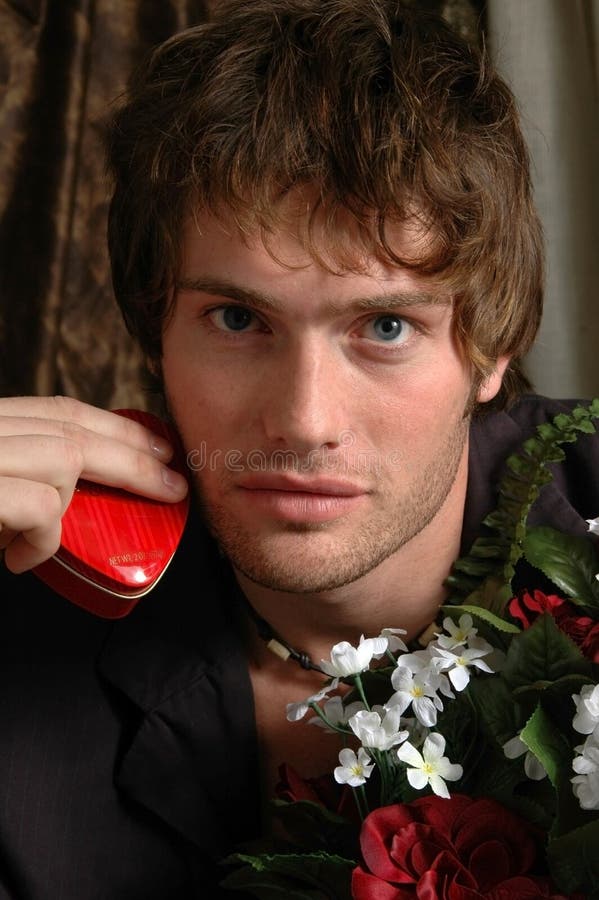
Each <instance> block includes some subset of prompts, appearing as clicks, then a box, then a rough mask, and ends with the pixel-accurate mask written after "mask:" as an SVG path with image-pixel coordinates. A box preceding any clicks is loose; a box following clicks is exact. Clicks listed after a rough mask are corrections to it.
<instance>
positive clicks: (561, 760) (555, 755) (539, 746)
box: [520, 706, 572, 787]
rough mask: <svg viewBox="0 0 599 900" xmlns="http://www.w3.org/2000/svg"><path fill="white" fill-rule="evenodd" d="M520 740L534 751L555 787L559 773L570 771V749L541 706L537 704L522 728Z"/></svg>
mask: <svg viewBox="0 0 599 900" xmlns="http://www.w3.org/2000/svg"><path fill="white" fill-rule="evenodd" d="M520 740H521V741H523V743H525V744H526V746H527V747H528V749H529V750H530V751H531V752H532V753H534V755H535V756H536V758H537V759H538V760H539V762H540V763H541V765H542V766H543V768H544V769H545V771H546V772H547V775H548V776H549V780H550V781H551V784H552V785H553V786H554V787H556V786H557V785H558V783H559V780H560V775H561V773H562V772H563V771H564V770H566V771H568V772H569V771H570V767H571V762H572V751H571V749H570V745H569V744H568V741H567V740H566V739H565V737H564V735H563V734H561V732H560V731H559V730H558V729H557V728H555V726H554V725H553V723H552V722H551V720H550V719H549V717H548V716H547V715H546V714H545V713H544V712H543V709H542V708H541V706H537V708H536V709H535V711H534V713H533V714H532V716H531V717H530V719H529V720H528V722H527V723H526V725H525V726H524V728H523V729H522V731H521V733H520Z"/></svg>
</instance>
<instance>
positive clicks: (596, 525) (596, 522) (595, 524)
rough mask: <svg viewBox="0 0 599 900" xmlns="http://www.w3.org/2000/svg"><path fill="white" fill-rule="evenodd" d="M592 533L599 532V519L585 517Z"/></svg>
mask: <svg viewBox="0 0 599 900" xmlns="http://www.w3.org/2000/svg"><path fill="white" fill-rule="evenodd" d="M585 521H586V523H587V525H588V526H589V531H590V533H591V534H599V519H585Z"/></svg>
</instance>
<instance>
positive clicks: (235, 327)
mask: <svg viewBox="0 0 599 900" xmlns="http://www.w3.org/2000/svg"><path fill="white" fill-rule="evenodd" d="M210 315H211V317H212V320H213V322H214V324H215V325H216V327H217V328H220V329H221V331H247V330H248V329H249V327H250V326H252V325H255V324H256V317H255V316H254V313H253V312H251V310H249V309H246V308H245V307H244V306H221V307H219V308H218V309H213V310H212V311H211V313H210Z"/></svg>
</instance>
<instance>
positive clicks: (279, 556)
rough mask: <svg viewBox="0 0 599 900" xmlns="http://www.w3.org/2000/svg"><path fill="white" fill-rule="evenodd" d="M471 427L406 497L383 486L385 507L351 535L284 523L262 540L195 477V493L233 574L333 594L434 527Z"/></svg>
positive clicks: (330, 527) (460, 431)
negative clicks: (210, 497) (211, 499)
mask: <svg viewBox="0 0 599 900" xmlns="http://www.w3.org/2000/svg"><path fill="white" fill-rule="evenodd" d="M468 422H469V420H468V419H466V418H463V419H461V420H460V421H459V422H458V423H457V424H456V426H455V427H454V429H453V430H452V431H451V432H450V433H449V435H448V436H447V440H446V442H445V444H444V446H442V447H441V448H440V449H439V451H438V453H437V454H436V455H435V457H434V459H432V460H431V461H430V462H429V463H428V464H427V465H426V466H425V468H424V469H422V470H419V472H418V475H417V478H416V479H415V481H413V483H412V484H411V486H410V488H409V490H408V492H407V493H405V494H403V495H400V496H395V497H393V496H392V495H390V492H389V491H388V487H387V484H386V483H385V481H388V479H386V480H381V481H379V483H378V484H377V488H376V496H377V498H380V499H381V503H379V504H378V506H377V507H376V508H375V509H374V510H373V511H372V513H371V515H369V516H368V517H367V518H366V519H365V520H362V521H361V522H360V523H359V524H357V525H356V527H355V529H354V530H352V531H351V534H348V531H347V524H344V525H343V526H342V529H341V528H340V524H339V521H337V520H335V521H333V522H331V523H324V524H320V525H314V524H312V525H310V524H308V525H296V524H290V523H284V524H282V525H281V527H280V528H279V529H278V530H277V532H276V533H273V534H271V535H269V536H268V537H264V536H263V535H260V534H257V533H256V532H255V531H252V530H251V528H248V527H247V526H246V525H244V524H243V523H241V522H239V520H237V519H236V518H235V517H234V516H233V515H232V514H231V512H230V511H229V510H228V509H227V508H226V506H224V505H220V504H218V503H216V502H209V501H208V499H207V498H206V496H205V493H204V491H203V489H202V484H201V481H200V478H199V477H198V478H197V479H196V485H195V487H196V492H197V494H198V497H199V501H200V506H201V509H202V511H203V515H204V520H205V522H206V525H207V527H208V529H209V530H210V532H211V533H212V535H213V536H214V538H215V539H216V541H217V543H218V544H219V545H220V548H221V550H222V552H223V553H224V555H225V556H226V557H227V558H228V559H229V561H230V562H231V564H232V565H233V566H234V568H236V569H237V570H238V571H240V572H241V573H243V574H244V575H245V576H246V577H247V578H249V579H250V580H251V581H253V582H255V583H256V584H259V585H261V586H262V587H265V588H269V589H270V590H275V591H285V592H288V593H296V594H307V593H321V592H324V591H331V590H335V589H336V588H340V587H343V586H344V585H347V584H351V583H352V582H354V581H356V580H357V579H359V578H361V577H362V576H364V575H366V574H368V573H369V572H371V571H372V570H373V569H375V568H376V567H377V566H379V565H380V564H381V563H382V562H383V561H384V560H386V559H387V558H388V557H390V556H392V555H393V554H394V553H396V552H397V551H398V550H400V549H401V548H402V547H403V546H405V545H406V544H407V543H408V542H409V541H411V540H412V538H414V537H415V536H416V535H417V534H419V533H420V532H421V531H422V530H423V529H424V528H426V526H427V525H428V524H429V523H430V522H431V521H432V520H433V519H434V517H435V516H436V515H437V513H438V512H439V510H440V509H441V507H442V506H443V504H444V503H445V501H446V499H447V497H448V495H449V493H450V491H451V489H452V487H453V485H454V483H455V480H456V477H457V473H458V469H459V466H460V462H461V459H462V455H463V451H464V447H465V444H466V438H467V434H468ZM344 471H347V470H344ZM327 474H328V475H331V471H330V469H328V470H327ZM389 483H391V482H389ZM341 530H342V531H343V537H342V536H340V533H339V532H340V531H341Z"/></svg>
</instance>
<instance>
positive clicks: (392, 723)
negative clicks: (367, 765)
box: [349, 706, 410, 750]
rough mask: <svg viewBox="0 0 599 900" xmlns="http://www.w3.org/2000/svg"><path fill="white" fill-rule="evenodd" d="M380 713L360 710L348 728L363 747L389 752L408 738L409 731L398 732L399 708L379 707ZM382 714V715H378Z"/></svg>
mask: <svg viewBox="0 0 599 900" xmlns="http://www.w3.org/2000/svg"><path fill="white" fill-rule="evenodd" d="M379 710H380V711H375V710H371V711H368V710H366V709H362V710H360V711H359V712H357V713H356V714H355V715H353V716H352V717H351V719H350V720H349V727H350V728H351V730H352V731H353V733H354V734H355V735H356V737H357V738H359V740H360V743H361V744H362V746H363V747H372V748H374V749H376V750H390V749H391V747H395V745H396V744H401V742H402V741H405V739H406V738H407V737H409V736H410V732H409V731H399V723H400V718H401V712H400V710H399V707H397V706H395V707H392V708H390V709H383V708H382V707H379ZM380 713H382V715H381V714H380Z"/></svg>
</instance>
